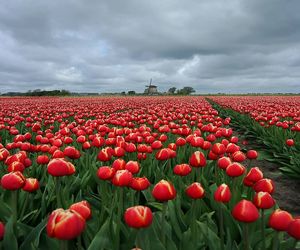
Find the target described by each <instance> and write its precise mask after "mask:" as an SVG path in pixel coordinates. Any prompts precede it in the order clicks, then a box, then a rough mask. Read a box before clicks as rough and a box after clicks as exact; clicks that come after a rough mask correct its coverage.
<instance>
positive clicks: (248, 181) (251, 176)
mask: <svg viewBox="0 0 300 250" xmlns="http://www.w3.org/2000/svg"><path fill="white" fill-rule="evenodd" d="M262 178H263V173H262V171H261V170H260V169H259V168H258V167H254V168H251V169H250V170H249V172H248V174H247V175H246V177H245V178H244V184H245V185H246V186H249V187H251V186H253V185H254V184H255V183H256V182H258V181H259V180H261V179H262Z"/></svg>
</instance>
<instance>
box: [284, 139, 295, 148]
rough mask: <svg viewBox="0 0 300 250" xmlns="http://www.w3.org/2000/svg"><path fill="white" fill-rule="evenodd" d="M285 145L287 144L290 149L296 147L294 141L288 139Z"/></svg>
mask: <svg viewBox="0 0 300 250" xmlns="http://www.w3.org/2000/svg"><path fill="white" fill-rule="evenodd" d="M285 144H286V145H287V146H289V147H292V146H294V145H295V142H294V140H293V139H287V140H286V142H285Z"/></svg>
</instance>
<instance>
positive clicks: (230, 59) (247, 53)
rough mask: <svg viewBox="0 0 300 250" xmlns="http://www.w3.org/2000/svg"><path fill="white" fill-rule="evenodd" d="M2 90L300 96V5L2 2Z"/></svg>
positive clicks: (166, 0)
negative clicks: (153, 89)
mask: <svg viewBox="0 0 300 250" xmlns="http://www.w3.org/2000/svg"><path fill="white" fill-rule="evenodd" d="M0 4H1V8H0V92H2V93H3V92H8V91H27V90H29V89H31V90H32V89H37V88H39V89H67V90H70V91H81V92H121V91H128V90H135V91H137V92H142V91H143V90H144V86H145V84H147V83H148V82H149V79H150V78H152V79H153V83H154V84H156V85H158V88H159V90H160V91H166V90H168V89H169V88H170V87H172V86H175V87H177V88H182V87H184V86H192V87H194V88H195V90H196V91H197V93H209V92H211V93H217V92H235V93H238V92H300V14H299V10H300V1H299V0H289V1H285V0H282V1H279V0H264V1H263V0H251V1H246V0H245V1H236V0H230V1H229V0H228V1H224V0H219V1H216V0H201V1H200V0H185V1H182V0H151V1H144V0H126V1H125V0H119V1H117V0H115V1H114V0H102V1H98V0H97V1H96V0H88V1H84V0H82V1H80V0H64V1H61V0H52V1H46V0H35V1H34V0H11V1H7V0H0Z"/></svg>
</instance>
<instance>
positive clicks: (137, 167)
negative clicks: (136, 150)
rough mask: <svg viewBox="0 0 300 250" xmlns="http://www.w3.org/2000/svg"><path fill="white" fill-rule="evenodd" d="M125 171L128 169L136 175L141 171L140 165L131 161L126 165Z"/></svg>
mask: <svg viewBox="0 0 300 250" xmlns="http://www.w3.org/2000/svg"><path fill="white" fill-rule="evenodd" d="M125 169H127V170H128V171H129V172H131V173H132V174H136V173H138V172H139V171H140V164H139V163H138V162H137V161H129V162H127V163H126V165H125Z"/></svg>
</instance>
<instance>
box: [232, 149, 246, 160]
mask: <svg viewBox="0 0 300 250" xmlns="http://www.w3.org/2000/svg"><path fill="white" fill-rule="evenodd" d="M232 160H233V161H236V162H243V161H244V160H246V155H245V154H244V153H243V152H242V151H236V152H234V153H233V154H232Z"/></svg>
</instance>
